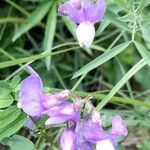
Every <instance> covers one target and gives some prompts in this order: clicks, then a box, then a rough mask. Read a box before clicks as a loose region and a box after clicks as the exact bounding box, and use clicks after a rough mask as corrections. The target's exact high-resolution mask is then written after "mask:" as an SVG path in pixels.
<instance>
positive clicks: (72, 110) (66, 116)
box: [44, 101, 80, 125]
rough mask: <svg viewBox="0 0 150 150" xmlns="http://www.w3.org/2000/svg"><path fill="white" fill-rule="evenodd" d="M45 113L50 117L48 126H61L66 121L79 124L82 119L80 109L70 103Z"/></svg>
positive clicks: (64, 103) (47, 122) (66, 102)
mask: <svg viewBox="0 0 150 150" xmlns="http://www.w3.org/2000/svg"><path fill="white" fill-rule="evenodd" d="M44 113H46V114H47V115H48V116H50V118H49V119H48V120H47V121H46V122H45V124H46V125H52V124H60V123H64V122H66V121H73V122H77V121H79V119H80V107H79V106H77V105H76V104H75V103H71V102H68V101H65V102H63V103H61V104H60V105H57V106H54V107H52V108H51V109H49V110H48V111H46V112H44Z"/></svg>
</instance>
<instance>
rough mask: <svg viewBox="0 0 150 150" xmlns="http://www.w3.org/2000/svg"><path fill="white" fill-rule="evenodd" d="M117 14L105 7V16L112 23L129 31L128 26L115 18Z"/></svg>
mask: <svg viewBox="0 0 150 150" xmlns="http://www.w3.org/2000/svg"><path fill="white" fill-rule="evenodd" d="M118 17H119V16H118V15H116V14H115V13H113V12H112V11H111V10H109V9H107V12H106V15H105V18H106V19H108V20H109V21H110V22H111V23H112V24H114V25H115V26H117V27H119V28H120V29H123V30H125V31H129V27H128V25H127V24H126V23H125V22H122V21H120V20H119V19H117V18H118Z"/></svg>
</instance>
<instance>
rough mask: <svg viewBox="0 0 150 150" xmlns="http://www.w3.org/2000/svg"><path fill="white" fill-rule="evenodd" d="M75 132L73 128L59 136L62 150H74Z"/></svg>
mask: <svg viewBox="0 0 150 150" xmlns="http://www.w3.org/2000/svg"><path fill="white" fill-rule="evenodd" d="M74 140H75V132H74V128H72V127H71V128H67V129H65V130H64V132H63V133H62V135H61V138H60V146H61V149H62V150H74V149H75V145H74Z"/></svg>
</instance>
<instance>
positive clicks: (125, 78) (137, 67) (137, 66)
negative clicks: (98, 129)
mask: <svg viewBox="0 0 150 150" xmlns="http://www.w3.org/2000/svg"><path fill="white" fill-rule="evenodd" d="M145 65H146V62H145V61H144V59H141V60H140V61H139V62H138V63H137V64H135V65H134V66H133V67H132V68H131V69H130V70H129V71H128V72H127V73H126V74H125V75H124V76H123V77H122V79H121V80H120V81H119V82H118V83H117V84H116V85H115V86H114V88H113V89H112V90H111V91H110V92H109V94H107V95H106V97H105V98H104V99H103V100H102V101H101V102H100V103H99V104H98V105H97V109H98V110H101V109H102V108H103V107H104V106H105V105H106V104H107V103H108V102H109V101H110V100H111V98H112V97H113V96H114V95H115V94H116V93H117V92H118V90H119V89H120V88H121V87H122V86H123V85H124V84H125V83H126V82H127V81H128V80H129V79H130V78H131V77H132V76H133V75H134V74H135V73H136V72H138V71H139V70H140V69H141V68H143V67H144V66H145Z"/></svg>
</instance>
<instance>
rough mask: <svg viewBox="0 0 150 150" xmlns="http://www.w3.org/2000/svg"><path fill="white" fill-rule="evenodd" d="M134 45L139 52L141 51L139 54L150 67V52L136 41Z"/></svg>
mask: <svg viewBox="0 0 150 150" xmlns="http://www.w3.org/2000/svg"><path fill="white" fill-rule="evenodd" d="M134 44H135V46H136V48H137V50H138V51H139V53H140V54H141V56H142V57H143V59H144V60H145V61H146V63H147V64H148V65H149V67H150V52H149V51H148V50H147V49H146V48H145V47H144V46H143V45H142V44H140V43H139V42H136V41H134Z"/></svg>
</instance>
